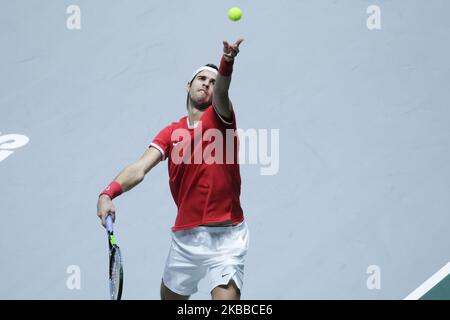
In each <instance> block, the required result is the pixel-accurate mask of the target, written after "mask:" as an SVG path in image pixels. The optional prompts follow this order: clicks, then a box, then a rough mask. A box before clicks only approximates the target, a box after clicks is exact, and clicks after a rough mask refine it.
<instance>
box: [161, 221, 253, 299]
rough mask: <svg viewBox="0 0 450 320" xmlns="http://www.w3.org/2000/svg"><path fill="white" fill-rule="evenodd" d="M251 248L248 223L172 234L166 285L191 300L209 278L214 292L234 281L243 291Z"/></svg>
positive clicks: (173, 232)
mask: <svg viewBox="0 0 450 320" xmlns="http://www.w3.org/2000/svg"><path fill="white" fill-rule="evenodd" d="M248 244H249V232H248V228H247V224H246V223H245V221H243V222H241V223H240V224H237V225H235V226H228V227H206V226H200V227H195V228H193V229H189V230H179V231H172V244H171V246H170V251H169V255H168V257H167V261H166V266H165V269H164V275H163V278H162V280H163V283H164V285H165V286H166V287H167V288H169V289H170V290H172V291H173V292H175V293H178V294H180V295H184V296H190V295H192V294H194V293H196V292H197V290H198V287H197V286H198V283H199V281H200V280H201V279H202V278H204V277H205V276H206V275H207V274H208V275H209V285H210V289H211V291H212V290H213V289H214V288H215V287H217V286H219V285H226V284H228V282H229V281H230V280H231V279H233V280H234V282H235V283H236V285H237V287H238V288H239V290H241V289H242V285H243V280H244V262H245V256H246V254H247V249H248Z"/></svg>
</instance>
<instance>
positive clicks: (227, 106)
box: [212, 39, 244, 120]
mask: <svg viewBox="0 0 450 320" xmlns="http://www.w3.org/2000/svg"><path fill="white" fill-rule="evenodd" d="M242 41H244V39H239V40H238V41H236V43H235V44H233V45H230V44H228V42H226V41H224V42H223V56H222V60H221V61H220V66H219V72H218V74H217V77H216V82H215V84H214V91H213V99H212V103H213V106H214V108H215V109H216V112H217V113H218V114H219V115H220V116H221V117H222V118H225V119H227V120H230V119H231V118H232V113H233V105H232V104H231V101H230V98H229V96H228V89H229V88H230V83H231V73H232V71H233V63H234V58H235V57H236V56H237V54H238V53H239V45H240V44H241V42H242Z"/></svg>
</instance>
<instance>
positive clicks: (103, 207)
mask: <svg viewBox="0 0 450 320" xmlns="http://www.w3.org/2000/svg"><path fill="white" fill-rule="evenodd" d="M108 215H110V216H111V218H112V220H113V222H114V221H115V220H116V208H115V207H114V204H113V202H112V200H111V198H110V197H108V196H107V195H105V194H103V195H101V196H100V197H98V201H97V216H98V217H99V218H100V220H102V226H103V227H106V217H107V216H108Z"/></svg>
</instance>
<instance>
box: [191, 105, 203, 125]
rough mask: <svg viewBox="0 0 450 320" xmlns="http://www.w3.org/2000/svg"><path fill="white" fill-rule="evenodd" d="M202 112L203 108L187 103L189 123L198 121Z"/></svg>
mask: <svg viewBox="0 0 450 320" xmlns="http://www.w3.org/2000/svg"><path fill="white" fill-rule="evenodd" d="M203 112H205V110H200V109H197V108H196V107H194V106H192V104H189V108H188V118H189V123H191V124H194V123H196V122H197V121H199V120H200V118H201V117H202V115H203Z"/></svg>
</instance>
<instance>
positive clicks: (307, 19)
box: [0, 0, 450, 299]
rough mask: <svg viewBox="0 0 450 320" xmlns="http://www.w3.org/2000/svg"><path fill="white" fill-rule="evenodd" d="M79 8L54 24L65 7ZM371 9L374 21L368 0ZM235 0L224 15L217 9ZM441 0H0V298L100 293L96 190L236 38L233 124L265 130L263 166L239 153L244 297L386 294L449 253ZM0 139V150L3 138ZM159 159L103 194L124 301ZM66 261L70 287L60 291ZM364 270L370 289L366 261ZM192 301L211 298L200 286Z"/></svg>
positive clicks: (180, 111)
mask: <svg viewBox="0 0 450 320" xmlns="http://www.w3.org/2000/svg"><path fill="white" fill-rule="evenodd" d="M71 4H77V5H79V6H80V8H81V30H68V29H67V28H66V19H67V18H68V16H69V15H68V14H67V13H66V8H67V7H68V6H69V5H71ZM372 4H376V5H379V6H380V8H381V23H382V25H381V26H382V28H381V30H373V31H371V30H368V28H367V26H366V19H367V17H368V14H367V13H366V9H367V7H368V6H369V5H372ZM235 5H237V6H239V7H241V9H242V10H243V12H244V16H243V18H242V20H241V21H239V22H237V23H233V22H231V21H229V20H228V19H227V17H226V12H227V10H228V9H229V8H230V7H232V6H235ZM449 10H450V2H448V1H446V0H432V1H423V0H422V1H418V0H408V1H406V0H401V1H382V0H378V1H363V0H358V1H356V0H343V1H331V0H326V1H325V0H322V1H312V0H305V1H294V0H289V1H288V0H285V1H276V2H273V1H266V0H264V1H263V0H261V1H224V0H220V1H208V0H196V1H193V0H191V1H174V0H172V1H167V0H165V1H162V0H161V1H155V0H153V1H144V0H142V1H136V0H134V1H106V0H96V1H86V0H79V1H55V0H53V1H24V0H20V1H2V10H1V11H0V40H1V50H0V70H1V72H0V132H1V134H2V135H5V134H21V135H25V136H27V137H28V138H29V139H30V141H29V143H28V144H26V145H25V146H23V147H21V148H18V149H15V150H13V151H14V153H13V154H12V155H11V156H9V157H8V158H6V159H5V160H3V161H2V162H0V200H1V201H0V217H1V221H0V249H1V252H2V255H1V256H2V258H1V259H2V261H1V262H0V271H1V273H2V274H3V275H4V278H3V280H2V283H1V284H0V298H3V299H17V298H25V299H50V298H56V299H105V298H107V290H108V287H107V278H106V277H107V244H106V237H105V233H104V230H103V229H102V228H101V226H100V224H99V221H98V218H97V217H96V200H97V195H98V193H99V192H100V191H101V190H102V189H103V188H104V187H105V186H106V185H107V184H108V183H109V182H110V181H111V180H112V179H113V178H114V177H115V175H116V174H118V172H119V171H120V170H121V169H122V168H123V167H125V166H126V165H128V164H129V163H131V162H133V161H134V160H136V159H137V158H139V157H140V155H141V154H142V153H143V152H144V150H145V148H146V147H147V145H148V144H149V142H150V141H151V139H152V138H153V137H154V135H155V134H156V133H157V132H158V131H159V130H160V129H161V128H162V127H163V126H165V125H166V124H168V123H169V122H171V121H174V120H177V119H179V118H181V117H182V116H184V115H185V106H184V102H185V85H186V82H187V81H188V80H189V77H190V75H191V73H192V72H193V70H194V69H196V68H197V67H198V66H200V65H203V64H205V63H209V62H213V63H218V62H219V58H220V54H221V50H222V40H224V39H226V40H229V41H235V40H237V39H238V38H239V37H244V38H245V41H244V42H243V44H242V45H241V53H240V54H239V56H238V58H237V60H236V64H235V72H234V76H233V82H232V87H231V91H230V96H231V97H232V100H233V102H234V105H235V109H236V113H237V118H238V126H239V127H240V128H243V129H249V128H256V129H268V130H270V129H280V170H279V172H278V174H277V175H274V176H262V175H260V166H259V165H242V168H241V174H242V180H243V184H242V198H241V201H242V206H243V208H244V211H245V213H246V217H247V221H248V224H249V226H250V230H251V248H250V251H249V254H248V259H247V265H246V276H245V277H246V278H245V288H244V291H243V298H244V299H271V298H273V299H321V298H323V299H402V298H404V297H405V296H406V295H407V294H408V293H410V292H411V291H412V290H413V289H415V288H416V287H417V286H418V285H419V284H421V283H422V282H423V281H424V280H425V279H427V278H428V277H429V276H430V275H431V274H433V273H434V272H435V271H437V270H438V269H439V268H441V267H442V266H443V265H444V264H445V263H447V262H448V261H449V260H450V259H449V255H448V252H449V251H450V242H449V236H448V234H449V222H450V218H449V213H448V208H449V203H450V197H448V193H449V189H450V182H449V178H450V161H449V159H450V150H449V140H450V111H449V110H448V98H449V91H448V79H449V77H450V63H449V60H448V57H449V56H450V52H449V51H450V46H449V45H448V32H449V30H450V28H449V27H450V22H449V21H448V12H449ZM0 148H2V149H7V148H6V147H5V146H3V147H2V146H1V145H0ZM166 165H167V164H166V163H163V164H161V165H159V166H157V167H156V168H155V169H154V170H153V171H152V172H151V173H149V175H148V176H147V177H146V179H145V180H144V182H143V183H142V184H140V185H139V186H137V187H136V188H135V189H133V190H132V191H130V192H129V193H126V194H125V195H123V196H121V197H119V198H117V200H115V201H114V202H115V205H116V208H117V211H118V218H117V224H116V233H117V235H118V239H119V243H120V245H121V247H122V250H123V255H124V263H125V277H126V279H125V281H126V282H125V288H124V299H158V298H159V284H160V278H161V275H162V271H163V267H164V262H165V258H166V255H167V252H168V249H169V236H170V229H169V228H170V226H171V225H172V224H173V222H174V218H175V212H176V211H175V209H176V208H175V205H174V204H173V200H172V198H171V195H170V192H169V188H168V177H167V168H166ZM69 265H78V266H79V267H80V270H81V289H80V290H69V289H68V288H67V287H66V280H67V278H68V277H69V275H68V274H67V273H66V269H67V267H68V266H69ZM370 265H377V266H379V267H380V270H381V289H379V290H369V289H368V288H367V286H366V280H367V278H368V277H369V275H368V274H367V273H366V269H367V267H368V266H370ZM193 298H194V299H203V298H209V294H208V290H207V286H206V283H205V282H203V283H202V284H201V285H200V291H199V293H198V294H196V295H195V296H194V297H193Z"/></svg>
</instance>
